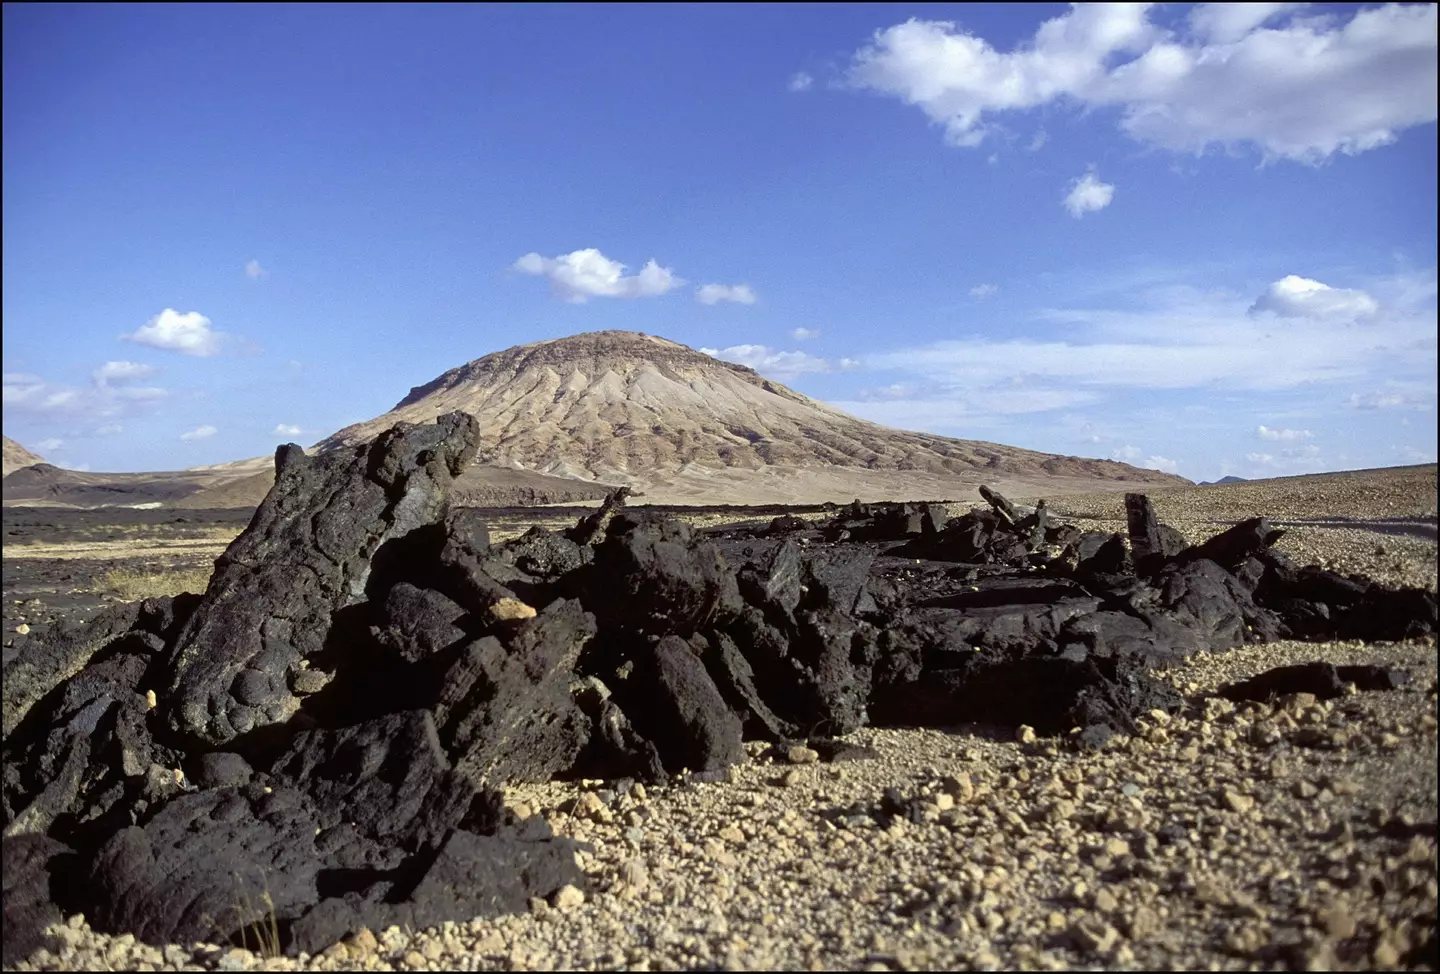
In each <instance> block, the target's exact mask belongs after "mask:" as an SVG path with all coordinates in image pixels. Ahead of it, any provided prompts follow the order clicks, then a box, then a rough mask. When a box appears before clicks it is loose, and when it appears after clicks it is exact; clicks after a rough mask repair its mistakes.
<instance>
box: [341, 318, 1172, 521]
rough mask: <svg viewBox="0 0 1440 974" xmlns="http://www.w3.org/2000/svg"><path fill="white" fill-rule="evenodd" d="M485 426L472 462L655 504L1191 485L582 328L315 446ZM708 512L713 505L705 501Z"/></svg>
mask: <svg viewBox="0 0 1440 974" xmlns="http://www.w3.org/2000/svg"><path fill="white" fill-rule="evenodd" d="M456 409H458V410H461V411H463V412H467V413H470V414H472V415H474V416H476V417H477V418H478V419H479V420H480V423H481V447H480V452H479V455H478V457H477V462H478V463H490V464H496V465H499V466H508V467H512V468H515V469H523V470H533V471H536V472H539V473H546V474H552V475H560V476H567V477H575V478H578V479H583V480H600V481H608V482H612V483H613V482H623V483H629V484H631V485H633V486H635V487H637V488H638V489H640V490H642V491H646V492H650V491H658V492H659V493H660V494H661V495H663V496H665V497H666V501H664V502H672V501H673V502H678V503H687V502H688V503H703V502H704V501H701V500H698V499H697V498H699V497H701V496H702V495H705V494H706V492H707V491H709V492H710V493H711V494H716V495H717V496H718V495H724V502H727V503H728V502H735V501H736V500H737V499H738V498H739V496H740V495H745V494H747V487H746V485H747V483H749V485H750V487H751V488H753V489H752V490H750V491H749V494H751V495H754V496H753V498H752V499H755V501H756V502H770V501H801V500H805V501H809V500H817V501H818V500H834V499H840V498H843V499H849V498H848V497H844V495H845V494H846V493H847V491H852V488H851V487H848V486H846V484H845V481H847V480H848V481H853V483H854V488H853V491H854V492H853V493H852V496H857V495H859V494H871V495H878V494H885V493H891V494H893V495H894V496H900V495H905V494H909V493H914V492H915V491H916V490H923V491H924V492H925V495H926V496H934V494H935V491H936V490H941V489H944V487H945V484H946V483H947V482H953V483H954V485H955V487H956V489H957V490H963V489H964V488H965V487H967V486H971V485H974V484H978V483H980V482H982V481H985V482H991V481H997V482H1001V483H1009V484H1011V485H1012V487H1013V486H1015V485H1016V484H1022V483H1034V484H1036V485H1037V486H1043V485H1045V484H1047V483H1049V482H1050V481H1053V480H1057V479H1058V480H1064V481H1067V482H1070V485H1071V486H1077V487H1082V488H1083V486H1084V485H1086V484H1092V483H1093V484H1094V485H1095V486H1101V485H1103V484H1110V483H1135V484H1137V485H1144V484H1155V485H1158V484H1165V485H1175V486H1179V485H1187V484H1189V483H1190V481H1188V480H1186V479H1184V478H1182V477H1178V476H1175V475H1173V474H1165V473H1161V472H1158V471H1154V470H1146V469H1142V468H1137V467H1132V466H1130V465H1128V464H1124V463H1120V462H1118V461H1114V460H1101V459H1093V458H1082V457H1066V456H1058V455H1054V454H1046V453H1039V452H1037V451H1033V450H1025V449H1021V448H1018V447H1011V446H1005V445H1003V444H998V443H990V442H987V441H980V440H963V439H957V438H953V437H944V436H938V435H936V434H931V433H919V432H913V431H908V430H897V429H892V428H890V427H886V426H882V425H880V424H878V423H873V422H870V421H868V420H863V419H860V418H858V417H855V416H851V415H849V414H847V413H844V412H842V411H840V410H838V409H836V408H834V407H833V406H829V405H827V404H825V403H822V402H819V401H817V400H814V399H811V398H809V397H808V396H805V395H803V394H801V393H799V392H796V391H795V390H792V389H789V388H788V387H786V386H784V385H783V384H781V383H778V382H775V381H773V380H770V379H766V378H765V377H763V376H761V375H760V374H759V373H757V372H755V371H754V370H753V369H750V368H747V367H746V366H743V365H736V364H734V363H730V362H724V361H721V360H719V359H715V358H712V357H711V356H709V355H706V354H705V353H702V352H699V351H697V350H695V349H692V348H689V347H687V346H685V345H682V344H680V343H678V342H673V341H670V340H668V339H665V338H660V337H658V336H654V335H646V334H644V333H639V332H624V331H601V332H586V333H582V334H579V335H572V336H568V337H563V338H554V339H547V340H544V341H539V342H530V343H527V344H522V345H516V346H512V347H511V348H507V349H503V350H501V351H498V352H493V353H491V354H489V355H485V356H482V357H481V358H478V359H474V360H472V361H470V362H467V363H465V364H464V365H460V366H457V367H456V368H453V369H449V370H447V371H446V372H444V373H442V374H441V375H439V376H437V377H436V378H434V379H432V380H430V381H429V382H426V383H422V384H420V385H417V386H414V387H412V388H411V390H410V392H409V393H407V394H406V395H405V396H404V397H403V398H402V399H401V400H400V401H399V402H398V403H396V405H395V406H394V407H392V408H391V409H390V410H388V411H387V412H385V413H383V414H381V415H380V416H377V417H375V418H374V419H371V420H367V421H365V422H362V423H356V424H353V425H351V426H348V427H345V428H344V429H342V430H339V431H337V432H336V433H334V434H332V435H331V436H329V437H327V438H326V439H324V440H322V441H320V443H318V444H316V448H317V449H318V450H320V451H325V450H330V449H336V448H339V447H342V446H351V445H355V444H358V443H360V442H364V441H367V440H369V439H371V438H373V437H374V436H376V435H378V434H379V433H380V432H382V431H383V430H385V429H387V428H389V426H391V425H393V424H394V423H395V422H397V421H405V422H416V423H419V422H432V421H433V420H434V419H435V418H436V417H437V416H440V415H442V414H444V413H446V412H450V411H452V410H456ZM715 502H717V503H718V502H721V501H720V500H718V499H717V500H716V501H715Z"/></svg>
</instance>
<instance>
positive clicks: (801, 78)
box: [789, 71, 815, 91]
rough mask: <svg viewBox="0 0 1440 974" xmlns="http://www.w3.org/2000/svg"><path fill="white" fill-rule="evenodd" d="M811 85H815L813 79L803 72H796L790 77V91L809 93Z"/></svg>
mask: <svg viewBox="0 0 1440 974" xmlns="http://www.w3.org/2000/svg"><path fill="white" fill-rule="evenodd" d="M813 84H815V79H814V78H812V77H811V76H810V75H808V74H806V73H805V72H804V71H796V72H795V73H794V74H792V75H791V76H790V85H789V87H790V90H791V91H809V90H810V87H811V86H812V85H813Z"/></svg>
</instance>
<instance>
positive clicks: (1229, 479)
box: [1198, 474, 1245, 487]
mask: <svg viewBox="0 0 1440 974" xmlns="http://www.w3.org/2000/svg"><path fill="white" fill-rule="evenodd" d="M1243 483H1245V478H1244V477H1237V476H1235V475H1234V474H1230V475H1228V476H1225V477H1221V478H1220V479H1219V480H1202V481H1200V483H1199V484H1198V486H1200V487H1218V486H1219V485H1221V484H1243Z"/></svg>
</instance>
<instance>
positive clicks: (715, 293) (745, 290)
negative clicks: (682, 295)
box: [695, 284, 755, 304]
mask: <svg viewBox="0 0 1440 974" xmlns="http://www.w3.org/2000/svg"><path fill="white" fill-rule="evenodd" d="M695 300H696V301H699V302H700V303H701V304H715V303H717V302H720V301H733V302H735V303H736V304H754V303H755V292H754V291H752V290H751V289H750V285H748V284H705V285H702V286H700V287H698V288H696V289H695Z"/></svg>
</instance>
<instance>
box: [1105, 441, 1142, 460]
mask: <svg viewBox="0 0 1440 974" xmlns="http://www.w3.org/2000/svg"><path fill="white" fill-rule="evenodd" d="M1143 455H1144V451H1143V450H1141V449H1140V448H1139V447H1138V446H1131V445H1130V444H1128V443H1127V444H1126V445H1125V446H1121V447H1116V448H1115V449H1114V450H1111V451H1110V459H1111V460H1124V461H1126V462H1127V463H1128V462H1129V461H1131V460H1139V459H1140V457H1141V456H1143Z"/></svg>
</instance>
